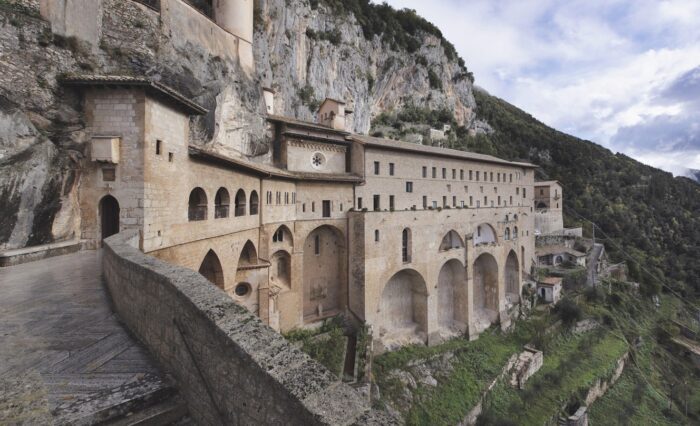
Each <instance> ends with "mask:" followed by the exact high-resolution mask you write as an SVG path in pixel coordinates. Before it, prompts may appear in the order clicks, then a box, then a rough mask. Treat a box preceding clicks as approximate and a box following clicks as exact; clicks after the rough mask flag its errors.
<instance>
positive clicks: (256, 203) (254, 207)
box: [250, 191, 260, 216]
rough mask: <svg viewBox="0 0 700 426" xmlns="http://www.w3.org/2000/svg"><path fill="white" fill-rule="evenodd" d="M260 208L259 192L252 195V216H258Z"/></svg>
mask: <svg viewBox="0 0 700 426" xmlns="http://www.w3.org/2000/svg"><path fill="white" fill-rule="evenodd" d="M259 206H260V198H259V197H258V193H257V191H253V192H251V193H250V215H251V216H253V215H256V214H258V207H259Z"/></svg>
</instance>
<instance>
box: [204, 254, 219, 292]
mask: <svg viewBox="0 0 700 426" xmlns="http://www.w3.org/2000/svg"><path fill="white" fill-rule="evenodd" d="M199 273H200V274H202V275H203V276H204V278H206V279H208V280H209V281H210V282H211V283H212V284H215V285H216V286H217V287H219V288H220V289H223V288H224V270H223V269H222V268H221V262H220V261H219V256H217V255H216V253H215V252H214V250H209V252H208V253H207V255H206V256H204V260H203V261H202V265H201V266H200V267H199Z"/></svg>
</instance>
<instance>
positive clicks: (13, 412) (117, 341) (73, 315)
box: [0, 251, 167, 424]
mask: <svg viewBox="0 0 700 426" xmlns="http://www.w3.org/2000/svg"><path fill="white" fill-rule="evenodd" d="M165 387H167V386H166V385H164V383H163V381H162V376H161V374H160V373H159V371H158V369H157V368H156V367H155V365H154V363H153V361H152V360H151V358H150V357H149V355H148V353H147V352H146V351H145V350H144V349H142V348H141V347H140V346H139V345H138V344H137V342H135V341H134V340H133V339H132V338H131V337H130V336H129V335H128V334H127V332H126V330H125V329H124V328H123V327H122V326H121V325H120V324H119V322H117V319H116V317H115V315H114V314H113V313H112V311H111V309H110V306H109V302H108V298H107V294H106V289H105V288H104V286H103V285H102V280H101V271H100V252H99V251H83V252H78V253H74V254H70V255H65V256H59V257H54V258H50V259H45V260H41V261H38V262H33V263H27V264H23V265H18V266H12V267H8V268H0V424H6V423H12V424H16V423H26V424H35V423H46V422H49V423H51V422H57V423H65V422H72V421H75V420H76V419H85V418H86V416H89V415H91V412H95V411H100V410H105V409H107V408H109V407H113V406H114V405H115V404H119V403H122V402H123V400H124V398H132V397H133V396H134V394H139V393H141V394H143V393H144V392H145V393H148V392H154V391H158V390H159V389H163V388H165ZM125 392H126V394H125ZM125 395H126V396H125ZM87 418H89V417H87Z"/></svg>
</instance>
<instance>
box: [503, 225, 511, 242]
mask: <svg viewBox="0 0 700 426" xmlns="http://www.w3.org/2000/svg"><path fill="white" fill-rule="evenodd" d="M503 238H504V239H505V240H506V241H508V240H510V228H506V232H505V234H504V235H503Z"/></svg>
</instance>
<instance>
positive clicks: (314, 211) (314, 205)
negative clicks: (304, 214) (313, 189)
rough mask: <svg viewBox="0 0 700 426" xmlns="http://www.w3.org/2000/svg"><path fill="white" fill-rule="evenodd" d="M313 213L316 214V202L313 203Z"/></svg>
mask: <svg viewBox="0 0 700 426" xmlns="http://www.w3.org/2000/svg"><path fill="white" fill-rule="evenodd" d="M311 213H316V201H312V202H311Z"/></svg>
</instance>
